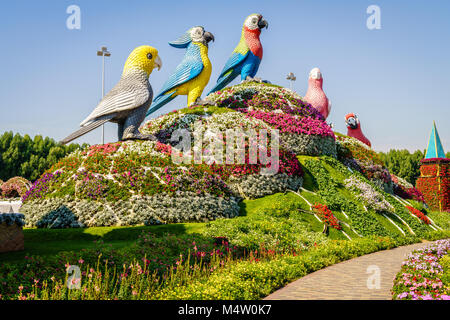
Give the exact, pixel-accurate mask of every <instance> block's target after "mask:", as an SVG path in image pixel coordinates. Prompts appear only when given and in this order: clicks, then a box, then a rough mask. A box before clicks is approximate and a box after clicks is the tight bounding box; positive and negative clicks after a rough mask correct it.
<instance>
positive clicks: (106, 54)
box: [97, 47, 111, 144]
mask: <svg viewBox="0 0 450 320" xmlns="http://www.w3.org/2000/svg"><path fill="white" fill-rule="evenodd" d="M97 56H100V57H102V99H103V97H104V96H105V57H110V56H111V53H110V52H109V51H108V48H106V47H102V50H101V51H97ZM102 144H105V125H104V124H103V125H102Z"/></svg>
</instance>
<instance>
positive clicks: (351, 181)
mask: <svg viewBox="0 0 450 320" xmlns="http://www.w3.org/2000/svg"><path fill="white" fill-rule="evenodd" d="M344 183H345V187H346V188H348V189H350V190H351V191H353V192H354V193H355V196H356V197H357V198H358V199H360V200H362V201H363V202H364V203H365V204H366V205H367V207H368V208H371V209H373V210H375V211H391V212H392V211H394V207H393V206H392V205H391V204H390V203H389V202H388V201H387V200H386V199H385V198H384V196H383V195H382V194H381V193H379V192H377V191H376V190H375V189H374V188H373V187H372V186H371V185H370V184H368V183H365V182H363V181H361V180H360V179H358V178H357V177H356V176H354V175H352V176H351V177H350V178H348V179H346V180H344Z"/></svg>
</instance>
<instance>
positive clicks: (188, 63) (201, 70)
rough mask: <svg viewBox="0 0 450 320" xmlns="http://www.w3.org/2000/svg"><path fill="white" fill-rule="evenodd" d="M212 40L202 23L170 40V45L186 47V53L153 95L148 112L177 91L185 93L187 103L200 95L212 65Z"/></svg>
mask: <svg viewBox="0 0 450 320" xmlns="http://www.w3.org/2000/svg"><path fill="white" fill-rule="evenodd" d="M211 40H212V41H214V36H213V34H212V33H210V32H207V31H205V29H204V28H203V27H193V28H191V29H189V30H188V31H187V32H186V33H185V34H184V35H182V36H181V37H180V38H178V39H177V40H175V41H172V42H169V44H170V45H171V46H172V47H175V48H186V54H185V55H184V58H183V61H181V63H180V64H179V65H178V66H177V68H176V69H175V72H174V73H173V74H172V75H171V76H170V77H169V79H167V81H166V83H165V84H164V86H163V88H162V89H161V91H160V93H159V94H158V95H157V96H156V98H155V100H154V101H153V104H152V105H151V107H150V110H148V112H147V116H148V115H150V114H152V113H153V112H155V111H156V110H158V109H160V108H161V107H163V106H164V105H165V104H166V103H169V102H170V101H172V100H173V99H174V98H175V97H176V96H179V95H187V100H188V106H190V105H192V104H194V103H195V102H196V101H198V100H199V99H200V96H201V95H202V92H203V89H204V88H205V87H206V85H207V84H208V82H209V79H210V77H211V70H212V67H211V61H209V58H208V43H209V42H210V41H211Z"/></svg>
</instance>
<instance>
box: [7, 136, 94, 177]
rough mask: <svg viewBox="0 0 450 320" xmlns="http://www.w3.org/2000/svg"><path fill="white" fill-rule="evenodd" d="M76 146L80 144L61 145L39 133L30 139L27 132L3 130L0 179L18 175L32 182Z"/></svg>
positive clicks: (78, 146)
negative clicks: (23, 133) (21, 133)
mask: <svg viewBox="0 0 450 320" xmlns="http://www.w3.org/2000/svg"><path fill="white" fill-rule="evenodd" d="M84 146H85V145H83V146H82V147H84ZM77 148H80V145H78V144H70V145H66V146H63V145H60V144H58V143H57V142H56V141H55V140H53V139H50V138H42V136H40V135H38V136H35V137H34V139H31V138H30V136H29V135H27V134H26V135H25V136H23V137H22V136H21V135H20V134H18V133H16V134H13V133H12V132H5V133H3V134H2V135H0V179H1V180H3V181H6V180H8V179H10V178H12V177H15V176H20V177H24V178H25V179H28V180H30V181H32V182H33V181H35V180H36V179H37V178H39V176H40V175H41V174H42V173H44V171H45V170H47V169H49V168H50V167H51V166H52V165H53V164H54V163H56V162H57V161H58V160H59V159H61V158H63V157H65V156H66V155H67V154H69V153H71V152H72V151H74V150H75V149H77Z"/></svg>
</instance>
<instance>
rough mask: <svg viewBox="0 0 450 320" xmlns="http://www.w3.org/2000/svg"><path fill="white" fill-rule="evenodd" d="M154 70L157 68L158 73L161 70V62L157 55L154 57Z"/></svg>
mask: <svg viewBox="0 0 450 320" xmlns="http://www.w3.org/2000/svg"><path fill="white" fill-rule="evenodd" d="M154 68H158V71H159V70H161V68H162V61H161V58H160V57H159V55H158V56H156V59H155V66H154V67H153V69H154Z"/></svg>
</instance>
